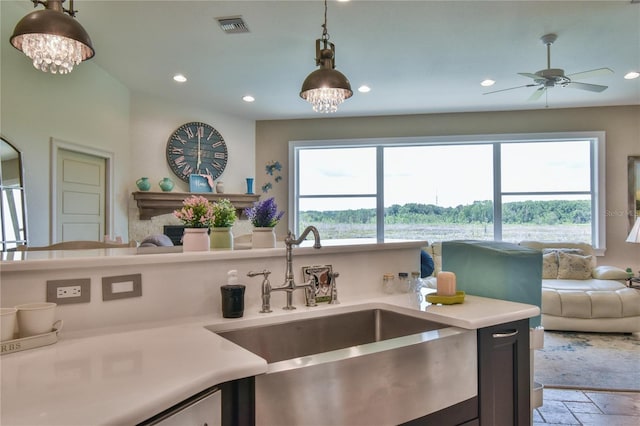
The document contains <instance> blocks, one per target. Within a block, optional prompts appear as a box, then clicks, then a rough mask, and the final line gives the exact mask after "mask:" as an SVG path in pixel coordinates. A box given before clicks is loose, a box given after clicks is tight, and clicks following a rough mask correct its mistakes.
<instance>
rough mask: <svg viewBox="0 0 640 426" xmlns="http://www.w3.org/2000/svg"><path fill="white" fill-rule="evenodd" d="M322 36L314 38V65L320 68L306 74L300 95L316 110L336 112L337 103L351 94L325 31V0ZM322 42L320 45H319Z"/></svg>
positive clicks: (325, 3)
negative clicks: (337, 68)
mask: <svg viewBox="0 0 640 426" xmlns="http://www.w3.org/2000/svg"><path fill="white" fill-rule="evenodd" d="M322 28H323V30H322V38H320V39H317V40H316V65H319V66H320V68H319V69H317V70H315V71H313V72H312V73H311V74H309V75H308V76H307V78H306V79H305V80H304V82H303V83H302V89H301V90H300V97H301V98H302V99H304V100H306V101H307V102H309V103H310V104H311V105H313V110H314V111H316V112H324V113H329V112H336V111H337V110H338V105H340V104H341V103H342V102H344V100H345V99H349V98H350V97H351V96H352V95H353V91H352V90H351V84H350V83H349V80H348V79H347V77H345V75H344V74H342V73H341V72H340V71H338V70H336V69H335V68H336V64H335V53H336V48H335V45H334V44H333V43H331V42H329V33H328V32H327V0H324V24H323V25H322ZM321 44H322V47H321Z"/></svg>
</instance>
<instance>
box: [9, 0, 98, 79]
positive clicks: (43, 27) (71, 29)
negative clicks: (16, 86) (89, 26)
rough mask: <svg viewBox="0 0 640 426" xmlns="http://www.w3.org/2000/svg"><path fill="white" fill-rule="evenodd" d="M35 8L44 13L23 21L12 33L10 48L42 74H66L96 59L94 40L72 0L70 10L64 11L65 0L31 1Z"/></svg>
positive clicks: (36, 12)
mask: <svg viewBox="0 0 640 426" xmlns="http://www.w3.org/2000/svg"><path fill="white" fill-rule="evenodd" d="M31 1H32V2H33V6H34V7H38V4H42V5H44V7H45V9H44V10H37V11H35V12H31V13H29V14H28V15H26V16H25V17H24V18H22V19H21V20H20V21H19V22H18V23H17V24H16V27H15V29H14V30H13V35H12V36H11V39H10V40H9V41H10V42H11V45H12V46H13V47H15V48H16V49H18V50H20V51H22V52H23V53H24V54H25V55H27V56H28V57H29V58H31V60H32V61H33V66H34V67H36V68H37V69H39V70H41V71H43V72H51V73H52V74H58V73H59V74H67V73H70V72H71V71H72V70H73V67H74V65H78V64H79V63H80V62H82V61H85V60H87V59H91V58H92V57H93V56H94V55H95V50H94V49H93V45H92V44H91V38H89V34H87V32H86V31H85V29H84V28H83V27H82V25H80V24H79V23H78V21H76V20H75V19H74V18H75V16H76V12H77V11H76V10H74V9H73V0H70V2H69V3H70V7H69V9H65V8H63V7H62V3H64V2H65V0H45V1H43V0H31Z"/></svg>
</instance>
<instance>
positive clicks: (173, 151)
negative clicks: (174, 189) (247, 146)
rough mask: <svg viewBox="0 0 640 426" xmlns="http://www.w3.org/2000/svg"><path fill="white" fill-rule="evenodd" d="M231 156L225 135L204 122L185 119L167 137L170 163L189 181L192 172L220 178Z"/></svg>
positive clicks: (168, 161)
mask: <svg viewBox="0 0 640 426" xmlns="http://www.w3.org/2000/svg"><path fill="white" fill-rule="evenodd" d="M228 156H229V154H228V152H227V144H226V143H225V142H224V139H223V138H222V135H220V133H218V131H217V130H216V129H214V128H213V127H212V126H210V125H208V124H205V123H200V122H196V121H194V122H190V123H185V124H183V125H182V126H180V127H178V128H177V129H176V130H175V131H174V132H173V133H172V134H171V136H170V137H169V140H168V141H167V163H169V167H171V170H172V171H173V173H175V175H176V176H178V177H179V178H180V179H182V180H183V181H185V182H187V183H188V182H189V175H191V174H202V175H209V176H211V178H212V179H217V178H218V177H219V176H220V175H221V174H222V172H223V171H224V168H225V167H226V166H227V159H228Z"/></svg>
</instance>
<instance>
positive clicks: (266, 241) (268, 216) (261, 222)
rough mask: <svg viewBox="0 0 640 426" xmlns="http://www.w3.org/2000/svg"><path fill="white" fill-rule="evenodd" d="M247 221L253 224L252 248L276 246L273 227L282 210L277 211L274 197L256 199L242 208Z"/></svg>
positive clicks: (282, 213) (280, 217) (280, 216)
mask: <svg viewBox="0 0 640 426" xmlns="http://www.w3.org/2000/svg"><path fill="white" fill-rule="evenodd" d="M244 213H245V214H246V215H247V218H249V221H250V222H251V224H252V225H253V226H254V228H253V234H252V236H251V243H252V246H253V247H254V248H271V247H275V246H276V234H275V231H274V227H275V226H276V225H277V224H278V222H279V221H280V219H282V216H283V215H284V212H283V211H278V205H277V204H276V201H275V198H274V197H271V198H267V199H266V200H261V201H256V202H255V203H253V206H251V207H248V208H246V209H245V210H244Z"/></svg>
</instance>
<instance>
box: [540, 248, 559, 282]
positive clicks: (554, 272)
mask: <svg viewBox="0 0 640 426" xmlns="http://www.w3.org/2000/svg"><path fill="white" fill-rule="evenodd" d="M556 278H558V254H557V253H555V252H553V253H547V254H543V255H542V279H543V280H548V279H556Z"/></svg>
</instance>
